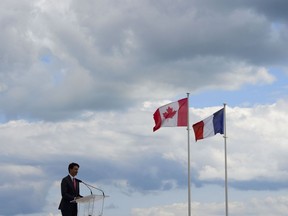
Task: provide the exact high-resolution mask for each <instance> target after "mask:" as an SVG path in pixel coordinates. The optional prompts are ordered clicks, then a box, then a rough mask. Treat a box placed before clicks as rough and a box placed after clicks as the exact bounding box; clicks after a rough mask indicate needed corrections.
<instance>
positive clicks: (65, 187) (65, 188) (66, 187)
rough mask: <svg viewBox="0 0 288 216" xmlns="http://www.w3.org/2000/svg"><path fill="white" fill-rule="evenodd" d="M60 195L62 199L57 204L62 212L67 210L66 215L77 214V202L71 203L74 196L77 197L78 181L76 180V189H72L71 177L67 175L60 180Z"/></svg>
mask: <svg viewBox="0 0 288 216" xmlns="http://www.w3.org/2000/svg"><path fill="white" fill-rule="evenodd" d="M61 195H62V199H61V202H60V205H59V209H60V210H61V211H62V213H63V212H67V213H68V215H74V213H75V211H76V214H77V203H71V202H70V201H72V200H74V198H75V197H79V196H80V194H79V182H78V181H76V190H75V189H74V185H73V182H72V180H71V177H70V176H69V175H68V176H66V177H64V178H63V179H62V181H61Z"/></svg>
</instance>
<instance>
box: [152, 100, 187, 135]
mask: <svg viewBox="0 0 288 216" xmlns="http://www.w3.org/2000/svg"><path fill="white" fill-rule="evenodd" d="M153 118H154V121H155V126H154V127H153V132H155V131H156V130H158V129H159V128H160V127H181V126H187V124H188V98H183V99H181V100H178V101H176V102H172V103H169V104H166V105H164V106H162V107H159V108H158V109H157V110H156V111H155V113H154V115H153Z"/></svg>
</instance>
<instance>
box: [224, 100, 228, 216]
mask: <svg viewBox="0 0 288 216" xmlns="http://www.w3.org/2000/svg"><path fill="white" fill-rule="evenodd" d="M226 139H227V134H226V104H225V103H224V154H225V210H226V216H228V186H227V142H226Z"/></svg>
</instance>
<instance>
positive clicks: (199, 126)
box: [193, 121, 204, 141]
mask: <svg viewBox="0 0 288 216" xmlns="http://www.w3.org/2000/svg"><path fill="white" fill-rule="evenodd" d="M193 130H194V134H195V139H196V141H197V140H199V139H203V132H204V122H203V121H200V122H198V123H196V124H194V125H193Z"/></svg>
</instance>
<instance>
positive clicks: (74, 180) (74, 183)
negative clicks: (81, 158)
mask: <svg viewBox="0 0 288 216" xmlns="http://www.w3.org/2000/svg"><path fill="white" fill-rule="evenodd" d="M73 185H74V189H75V190H76V179H75V178H73Z"/></svg>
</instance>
